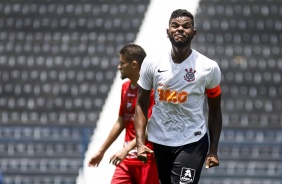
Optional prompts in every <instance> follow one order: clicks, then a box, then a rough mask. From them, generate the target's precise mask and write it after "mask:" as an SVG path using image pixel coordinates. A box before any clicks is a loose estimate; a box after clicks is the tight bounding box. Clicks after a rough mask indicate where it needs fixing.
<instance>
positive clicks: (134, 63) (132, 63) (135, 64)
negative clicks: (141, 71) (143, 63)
mask: <svg viewBox="0 0 282 184" xmlns="http://www.w3.org/2000/svg"><path fill="white" fill-rule="evenodd" d="M131 66H132V68H136V67H137V66H138V62H137V61H135V60H133V61H132V62H131Z"/></svg>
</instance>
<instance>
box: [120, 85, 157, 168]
mask: <svg viewBox="0 0 282 184" xmlns="http://www.w3.org/2000/svg"><path fill="white" fill-rule="evenodd" d="M130 84H131V82H130V81H126V82H125V83H123V85H122V90H121V103H120V108H119V116H122V117H123V119H124V126H125V139H124V145H126V144H127V143H128V142H130V141H131V140H132V139H134V138H135V129H134V113H135V105H136V101H137V92H138V87H136V88H134V89H132V88H131V86H130ZM153 105H154V93H153V91H152V92H151V95H150V101H149V111H148V118H149V117H151V114H152V108H153ZM146 146H147V147H148V148H150V149H153V144H152V143H151V142H148V141H146ZM123 162H125V163H127V164H142V162H141V161H140V160H138V159H137V148H134V149H132V150H131V151H130V152H129V153H128V155H127V157H126V158H125V159H124V160H123ZM148 162H150V155H148Z"/></svg>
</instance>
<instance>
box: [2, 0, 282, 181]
mask: <svg viewBox="0 0 282 184" xmlns="http://www.w3.org/2000/svg"><path fill="white" fill-rule="evenodd" d="M177 8H185V9H187V10H189V11H190V12H192V13H193V14H194V15H195V23H196V29H197V36H196V38H195V39H194V41H193V44H192V47H193V48H194V49H196V50H198V51H199V52H201V53H202V54H204V55H206V56H208V57H209V58H211V59H213V60H215V61H217V62H218V64H219V66H220V68H221V72H222V82H221V89H222V112H223V131H222V134H221V139H220V145H219V157H220V161H221V164H220V166H219V167H216V168H213V169H208V170H206V169H203V172H202V178H201V180H200V184H281V183H282V154H281V153H282V98H281V97H282V81H281V80H282V79H281V77H282V76H281V75H282V45H281V42H282V1H281V0H224V1H222V0H199V1H198V0H189V1H188V0H186V1H185V0H173V1H171V0H167V1H162V0H25V1H22V0H1V1H0V171H1V172H2V176H3V178H2V180H3V181H2V183H4V184H90V183H91V184H107V183H109V181H110V179H111V177H112V173H113V170H114V166H112V165H110V164H108V161H109V158H110V157H109V155H111V154H113V153H114V151H117V150H118V149H120V148H121V147H122V141H123V136H120V139H119V140H117V141H116V142H115V143H114V145H113V146H112V147H111V149H109V150H108V153H109V155H105V157H104V160H103V162H101V164H100V166H99V167H98V168H91V169H90V168H88V167H87V162H88V159H89V157H90V156H91V154H93V153H94V152H95V150H96V149H97V148H99V146H100V144H101V143H102V141H104V139H105V136H107V134H108V132H109V129H110V128H111V127H112V124H113V123H114V122H115V120H116V118H117V116H118V108H119V97H120V96H119V95H120V89H121V84H122V82H123V81H121V80H120V77H119V73H118V72H117V65H118V63H119V61H118V57H119V56H118V51H119V49H120V48H121V47H122V46H123V45H124V44H127V43H133V42H134V43H137V44H140V45H141V46H142V47H143V48H144V49H145V51H146V52H147V54H156V53H158V52H163V51H164V50H165V49H168V48H169V46H170V45H169V40H168V39H167V38H166V28H167V26H168V19H169V16H170V14H171V12H172V11H173V10H174V9H177ZM0 179H1V176H0ZM2 183H1V184H2Z"/></svg>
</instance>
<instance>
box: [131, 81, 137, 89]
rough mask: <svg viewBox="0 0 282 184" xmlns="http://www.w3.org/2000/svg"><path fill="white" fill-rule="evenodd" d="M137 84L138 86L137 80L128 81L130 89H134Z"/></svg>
mask: <svg viewBox="0 0 282 184" xmlns="http://www.w3.org/2000/svg"><path fill="white" fill-rule="evenodd" d="M137 86H138V84H137V82H136V83H132V82H131V83H130V87H131V89H135V88H137Z"/></svg>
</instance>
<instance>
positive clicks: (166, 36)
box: [166, 29, 168, 38]
mask: <svg viewBox="0 0 282 184" xmlns="http://www.w3.org/2000/svg"><path fill="white" fill-rule="evenodd" d="M166 37H167V38H168V29H166Z"/></svg>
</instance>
